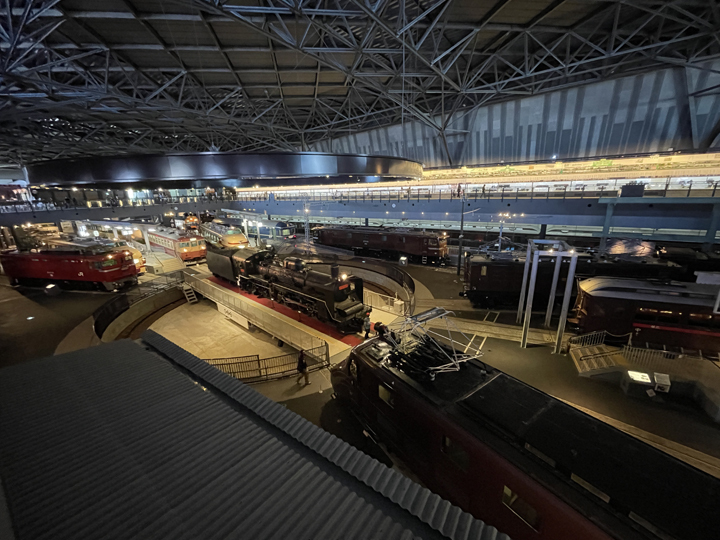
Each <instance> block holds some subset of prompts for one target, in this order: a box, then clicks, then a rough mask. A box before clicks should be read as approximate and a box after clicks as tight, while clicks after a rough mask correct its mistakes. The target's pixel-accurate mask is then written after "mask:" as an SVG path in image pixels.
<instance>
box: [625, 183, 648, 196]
mask: <svg viewBox="0 0 720 540" xmlns="http://www.w3.org/2000/svg"><path fill="white" fill-rule="evenodd" d="M644 193H645V184H625V185H624V186H623V187H621V188H620V196H621V197H642V196H643V194H644Z"/></svg>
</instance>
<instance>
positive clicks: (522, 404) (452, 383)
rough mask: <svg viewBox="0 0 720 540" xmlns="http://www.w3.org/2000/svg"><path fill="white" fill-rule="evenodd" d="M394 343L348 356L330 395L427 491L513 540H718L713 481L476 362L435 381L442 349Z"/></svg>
mask: <svg viewBox="0 0 720 540" xmlns="http://www.w3.org/2000/svg"><path fill="white" fill-rule="evenodd" d="M401 343H402V344H397V342H396V341H395V340H393V339H392V338H390V337H388V336H387V335H385V336H383V337H378V338H374V339H371V340H368V341H365V342H364V343H362V344H361V345H358V346H357V347H355V348H354V349H353V351H352V352H351V354H350V356H349V358H348V359H346V360H345V361H343V362H341V363H340V364H339V365H338V366H337V367H336V368H334V369H333V371H332V384H333V389H334V391H335V395H336V397H337V398H338V399H339V400H341V401H342V402H345V403H348V404H349V405H350V406H352V407H353V408H354V409H355V410H356V411H357V412H358V415H359V417H360V419H361V420H362V422H363V424H364V425H365V427H366V429H367V430H368V431H370V432H371V433H373V434H374V436H375V437H376V438H377V439H379V440H380V441H382V442H384V443H385V444H386V445H387V446H388V447H389V448H390V449H391V450H392V452H393V453H394V454H395V455H397V456H399V457H400V458H401V459H402V460H403V462H404V463H405V464H406V465H407V466H408V467H409V468H410V469H411V470H412V471H413V472H414V473H415V474H416V475H417V476H418V477H419V479H420V480H421V481H422V482H423V483H424V484H425V485H426V486H427V487H428V488H430V489H431V490H432V491H434V492H436V493H438V494H439V495H441V496H443V497H445V498H446V499H448V500H449V501H451V502H452V503H454V504H456V505H457V506H459V507H460V508H462V509H463V510H465V511H467V512H470V513H471V514H473V515H474V516H475V517H477V518H479V519H482V520H483V521H485V522H486V523H488V524H490V525H492V526H494V527H496V528H497V529H498V530H499V531H501V532H504V533H506V534H508V535H509V536H510V537H511V538H513V540H579V539H582V540H609V539H615V540H649V539H660V538H662V539H666V538H673V539H675V540H701V539H702V540H711V539H712V540H714V539H715V538H717V531H719V530H720V514H718V512H717V508H716V506H717V497H716V496H717V493H719V492H720V491H718V490H720V481H719V480H718V479H716V478H714V477H712V476H710V475H708V474H706V473H704V472H702V471H699V470H697V469H695V468H693V467H690V466H688V465H686V464H685V463H683V462H681V461H679V460H677V459H676V458H674V457H672V456H670V455H668V454H666V453H664V452H662V451H661V450H659V449H657V448H654V447H652V446H650V445H648V444H645V443H644V442H641V441H640V440H638V439H636V438H634V437H632V436H630V435H628V434H626V433H623V432H621V431H620V430H618V429H615V428H614V427H612V426H610V425H608V424H605V423H603V422H601V421H600V420H597V419H595V418H593V417H591V416H589V415H587V414H585V413H583V412H581V411H579V410H577V409H575V408H573V407H571V406H570V405H567V404H565V403H563V402H561V401H559V400H557V399H555V398H553V397H551V396H549V395H547V394H544V393H543V392H540V391H539V390H536V389H535V388H532V387H530V386H528V385H526V384H524V383H522V382H520V381H518V380H516V379H514V378H512V377H510V376H508V375H506V374H505V373H502V372H500V371H499V370H496V369H493V368H491V367H489V366H487V365H484V364H482V363H481V362H480V361H479V360H477V359H474V360H470V361H466V362H464V363H462V364H460V365H459V369H458V370H456V371H442V372H441V371H437V370H438V366H439V365H440V364H443V363H445V362H447V358H448V357H449V356H451V355H452V351H451V350H445V351H443V350H440V349H441V348H442V347H447V346H446V345H445V346H442V345H441V346H438V344H437V343H434V344H430V343H424V344H422V345H418V346H417V347H416V348H414V349H410V350H409V349H408V348H406V346H405V345H404V344H405V341H402V342H401ZM434 369H435V370H436V371H433V370H434ZM428 374H431V376H428ZM679 501H682V504H679Z"/></svg>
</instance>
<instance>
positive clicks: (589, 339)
mask: <svg viewBox="0 0 720 540" xmlns="http://www.w3.org/2000/svg"><path fill="white" fill-rule="evenodd" d="M607 335H608V333H607V332H606V331H605V330H600V331H599V332H590V333H589V334H583V335H582V336H574V337H571V338H570V339H568V345H569V346H570V347H578V348H580V347H592V346H593V345H602V344H603V343H605V338H606V337H607Z"/></svg>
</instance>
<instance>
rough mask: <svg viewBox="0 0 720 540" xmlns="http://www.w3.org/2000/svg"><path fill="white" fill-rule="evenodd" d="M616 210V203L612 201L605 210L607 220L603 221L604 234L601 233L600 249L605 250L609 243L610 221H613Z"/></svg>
mask: <svg viewBox="0 0 720 540" xmlns="http://www.w3.org/2000/svg"><path fill="white" fill-rule="evenodd" d="M614 212H615V203H614V202H611V203H608V205H607V210H606V211H605V221H604V223H603V229H602V234H601V235H600V250H601V251H602V250H604V249H605V247H606V245H607V239H608V235H609V234H610V222H611V221H612V217H613V213H614Z"/></svg>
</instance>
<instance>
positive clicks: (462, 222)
mask: <svg viewBox="0 0 720 540" xmlns="http://www.w3.org/2000/svg"><path fill="white" fill-rule="evenodd" d="M464 230H465V194H463V196H462V197H460V236H459V237H458V265H457V275H458V276H459V275H460V266H462V257H463V250H462V244H463V232H464Z"/></svg>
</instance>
